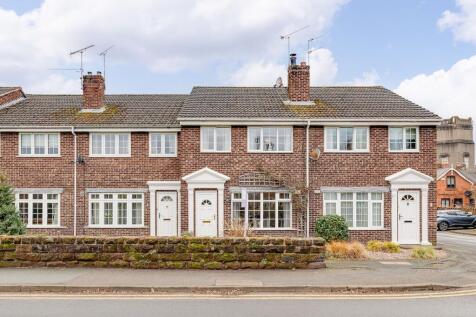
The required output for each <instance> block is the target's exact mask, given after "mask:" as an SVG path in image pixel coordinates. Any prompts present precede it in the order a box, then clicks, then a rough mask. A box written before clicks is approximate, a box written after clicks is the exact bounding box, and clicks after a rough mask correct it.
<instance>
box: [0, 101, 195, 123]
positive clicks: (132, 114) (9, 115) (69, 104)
mask: <svg viewBox="0 0 476 317" xmlns="http://www.w3.org/2000/svg"><path fill="white" fill-rule="evenodd" d="M186 97H187V95H107V96H106V99H105V104H106V110H105V111H104V112H103V113H99V114H98V113H80V112H78V111H79V110H80V107H81V103H82V96H81V95H27V98H26V99H25V100H23V101H21V102H19V103H17V104H15V105H14V106H11V107H8V108H4V109H1V110H0V127H1V126H9V127H11V126H32V127H50V126H54V127H60V126H61V127H63V126H73V125H74V126H76V127H104V128H107V127H136V128H156V127H159V128H162V127H179V123H178V121H177V114H178V112H179V110H180V108H181V106H182V105H183V102H184V100H185V98H186Z"/></svg>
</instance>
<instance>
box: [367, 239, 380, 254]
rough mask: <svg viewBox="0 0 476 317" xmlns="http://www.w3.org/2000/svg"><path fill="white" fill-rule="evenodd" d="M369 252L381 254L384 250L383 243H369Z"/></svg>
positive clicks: (375, 241) (377, 241)
mask: <svg viewBox="0 0 476 317" xmlns="http://www.w3.org/2000/svg"><path fill="white" fill-rule="evenodd" d="M367 250H369V251H372V252H380V251H382V250H383V242H382V241H379V240H370V241H369V242H367Z"/></svg>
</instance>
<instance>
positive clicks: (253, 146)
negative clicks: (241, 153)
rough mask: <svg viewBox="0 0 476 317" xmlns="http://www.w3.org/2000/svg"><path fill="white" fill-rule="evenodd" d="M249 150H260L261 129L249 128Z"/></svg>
mask: <svg viewBox="0 0 476 317" xmlns="http://www.w3.org/2000/svg"><path fill="white" fill-rule="evenodd" d="M248 133H249V148H250V150H254V151H259V150H260V149H261V128H249V129H248Z"/></svg>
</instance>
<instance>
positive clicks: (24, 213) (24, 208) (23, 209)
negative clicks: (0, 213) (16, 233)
mask: <svg viewBox="0 0 476 317" xmlns="http://www.w3.org/2000/svg"><path fill="white" fill-rule="evenodd" d="M18 211H19V213H20V218H21V220H22V221H23V223H24V224H28V203H19V204H18Z"/></svg>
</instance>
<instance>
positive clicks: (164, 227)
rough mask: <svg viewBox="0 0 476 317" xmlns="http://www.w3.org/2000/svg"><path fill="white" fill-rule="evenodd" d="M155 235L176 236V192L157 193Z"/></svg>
mask: <svg viewBox="0 0 476 317" xmlns="http://www.w3.org/2000/svg"><path fill="white" fill-rule="evenodd" d="M157 235H158V236H176V235H177V192H157Z"/></svg>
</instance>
